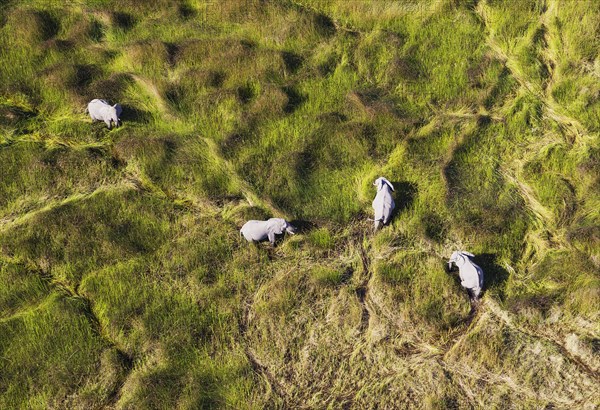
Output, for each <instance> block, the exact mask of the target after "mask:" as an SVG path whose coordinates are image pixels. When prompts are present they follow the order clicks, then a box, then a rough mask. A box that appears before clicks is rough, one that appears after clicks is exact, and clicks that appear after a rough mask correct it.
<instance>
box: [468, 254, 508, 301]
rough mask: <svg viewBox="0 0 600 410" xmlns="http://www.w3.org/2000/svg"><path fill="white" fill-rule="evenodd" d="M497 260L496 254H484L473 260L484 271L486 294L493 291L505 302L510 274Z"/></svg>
mask: <svg viewBox="0 0 600 410" xmlns="http://www.w3.org/2000/svg"><path fill="white" fill-rule="evenodd" d="M497 258H498V257H497V255H496V254H493V253H483V254H481V255H476V256H475V257H474V258H473V262H475V263H476V264H477V265H479V266H480V267H481V269H483V290H484V292H487V291H492V292H493V293H495V294H497V295H498V296H499V297H500V299H502V300H503V299H504V290H505V288H506V281H507V280H508V277H509V273H508V271H507V270H506V269H504V268H503V267H502V266H500V265H499V264H498V263H497Z"/></svg>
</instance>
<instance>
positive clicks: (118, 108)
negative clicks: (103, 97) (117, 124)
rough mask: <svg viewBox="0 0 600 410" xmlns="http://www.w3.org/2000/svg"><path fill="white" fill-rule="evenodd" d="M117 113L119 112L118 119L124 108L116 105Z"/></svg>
mask: <svg viewBox="0 0 600 410" xmlns="http://www.w3.org/2000/svg"><path fill="white" fill-rule="evenodd" d="M113 107H114V109H115V111H116V112H117V117H120V116H121V113H122V112H123V108H122V107H121V104H118V103H117V104H115V105H113Z"/></svg>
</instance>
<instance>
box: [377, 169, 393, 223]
mask: <svg viewBox="0 0 600 410" xmlns="http://www.w3.org/2000/svg"><path fill="white" fill-rule="evenodd" d="M373 185H375V186H376V187H377V195H376V196H375V199H374V200H373V210H375V219H374V223H373V230H374V231H377V230H378V229H379V227H380V225H381V223H382V222H383V224H384V225H386V224H387V223H388V222H389V221H390V218H391V216H392V211H393V210H394V207H395V206H396V204H395V203H394V198H392V192H393V191H394V186H393V185H392V183H391V182H390V181H388V180H387V179H385V178H384V177H379V178H377V179H376V180H375V182H373Z"/></svg>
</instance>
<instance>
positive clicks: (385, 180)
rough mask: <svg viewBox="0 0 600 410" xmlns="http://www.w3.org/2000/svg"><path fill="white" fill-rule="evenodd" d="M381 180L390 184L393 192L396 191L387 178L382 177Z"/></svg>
mask: <svg viewBox="0 0 600 410" xmlns="http://www.w3.org/2000/svg"><path fill="white" fill-rule="evenodd" d="M381 179H382V180H383V182H385V183H386V184H388V186H389V187H390V188H391V189H392V191H394V186H393V185H392V183H391V182H390V181H388V180H387V179H386V178H383V177H381Z"/></svg>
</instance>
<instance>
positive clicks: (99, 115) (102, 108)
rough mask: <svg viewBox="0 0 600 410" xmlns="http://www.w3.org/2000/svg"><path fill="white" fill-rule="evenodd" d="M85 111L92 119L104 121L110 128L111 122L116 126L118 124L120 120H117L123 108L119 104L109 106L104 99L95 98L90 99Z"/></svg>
mask: <svg viewBox="0 0 600 410" xmlns="http://www.w3.org/2000/svg"><path fill="white" fill-rule="evenodd" d="M86 111H87V112H88V113H89V114H90V117H92V120H99V121H104V122H105V123H106V125H107V126H108V129H110V128H111V124H113V123H114V125H115V126H116V127H118V126H119V125H120V123H121V120H119V117H120V115H121V112H122V111H123V109H122V108H121V105H119V104H115V105H112V106H111V105H110V104H109V103H107V102H106V101H105V100H100V99H95V100H92V101H90V103H89V104H88V106H87V110H86Z"/></svg>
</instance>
